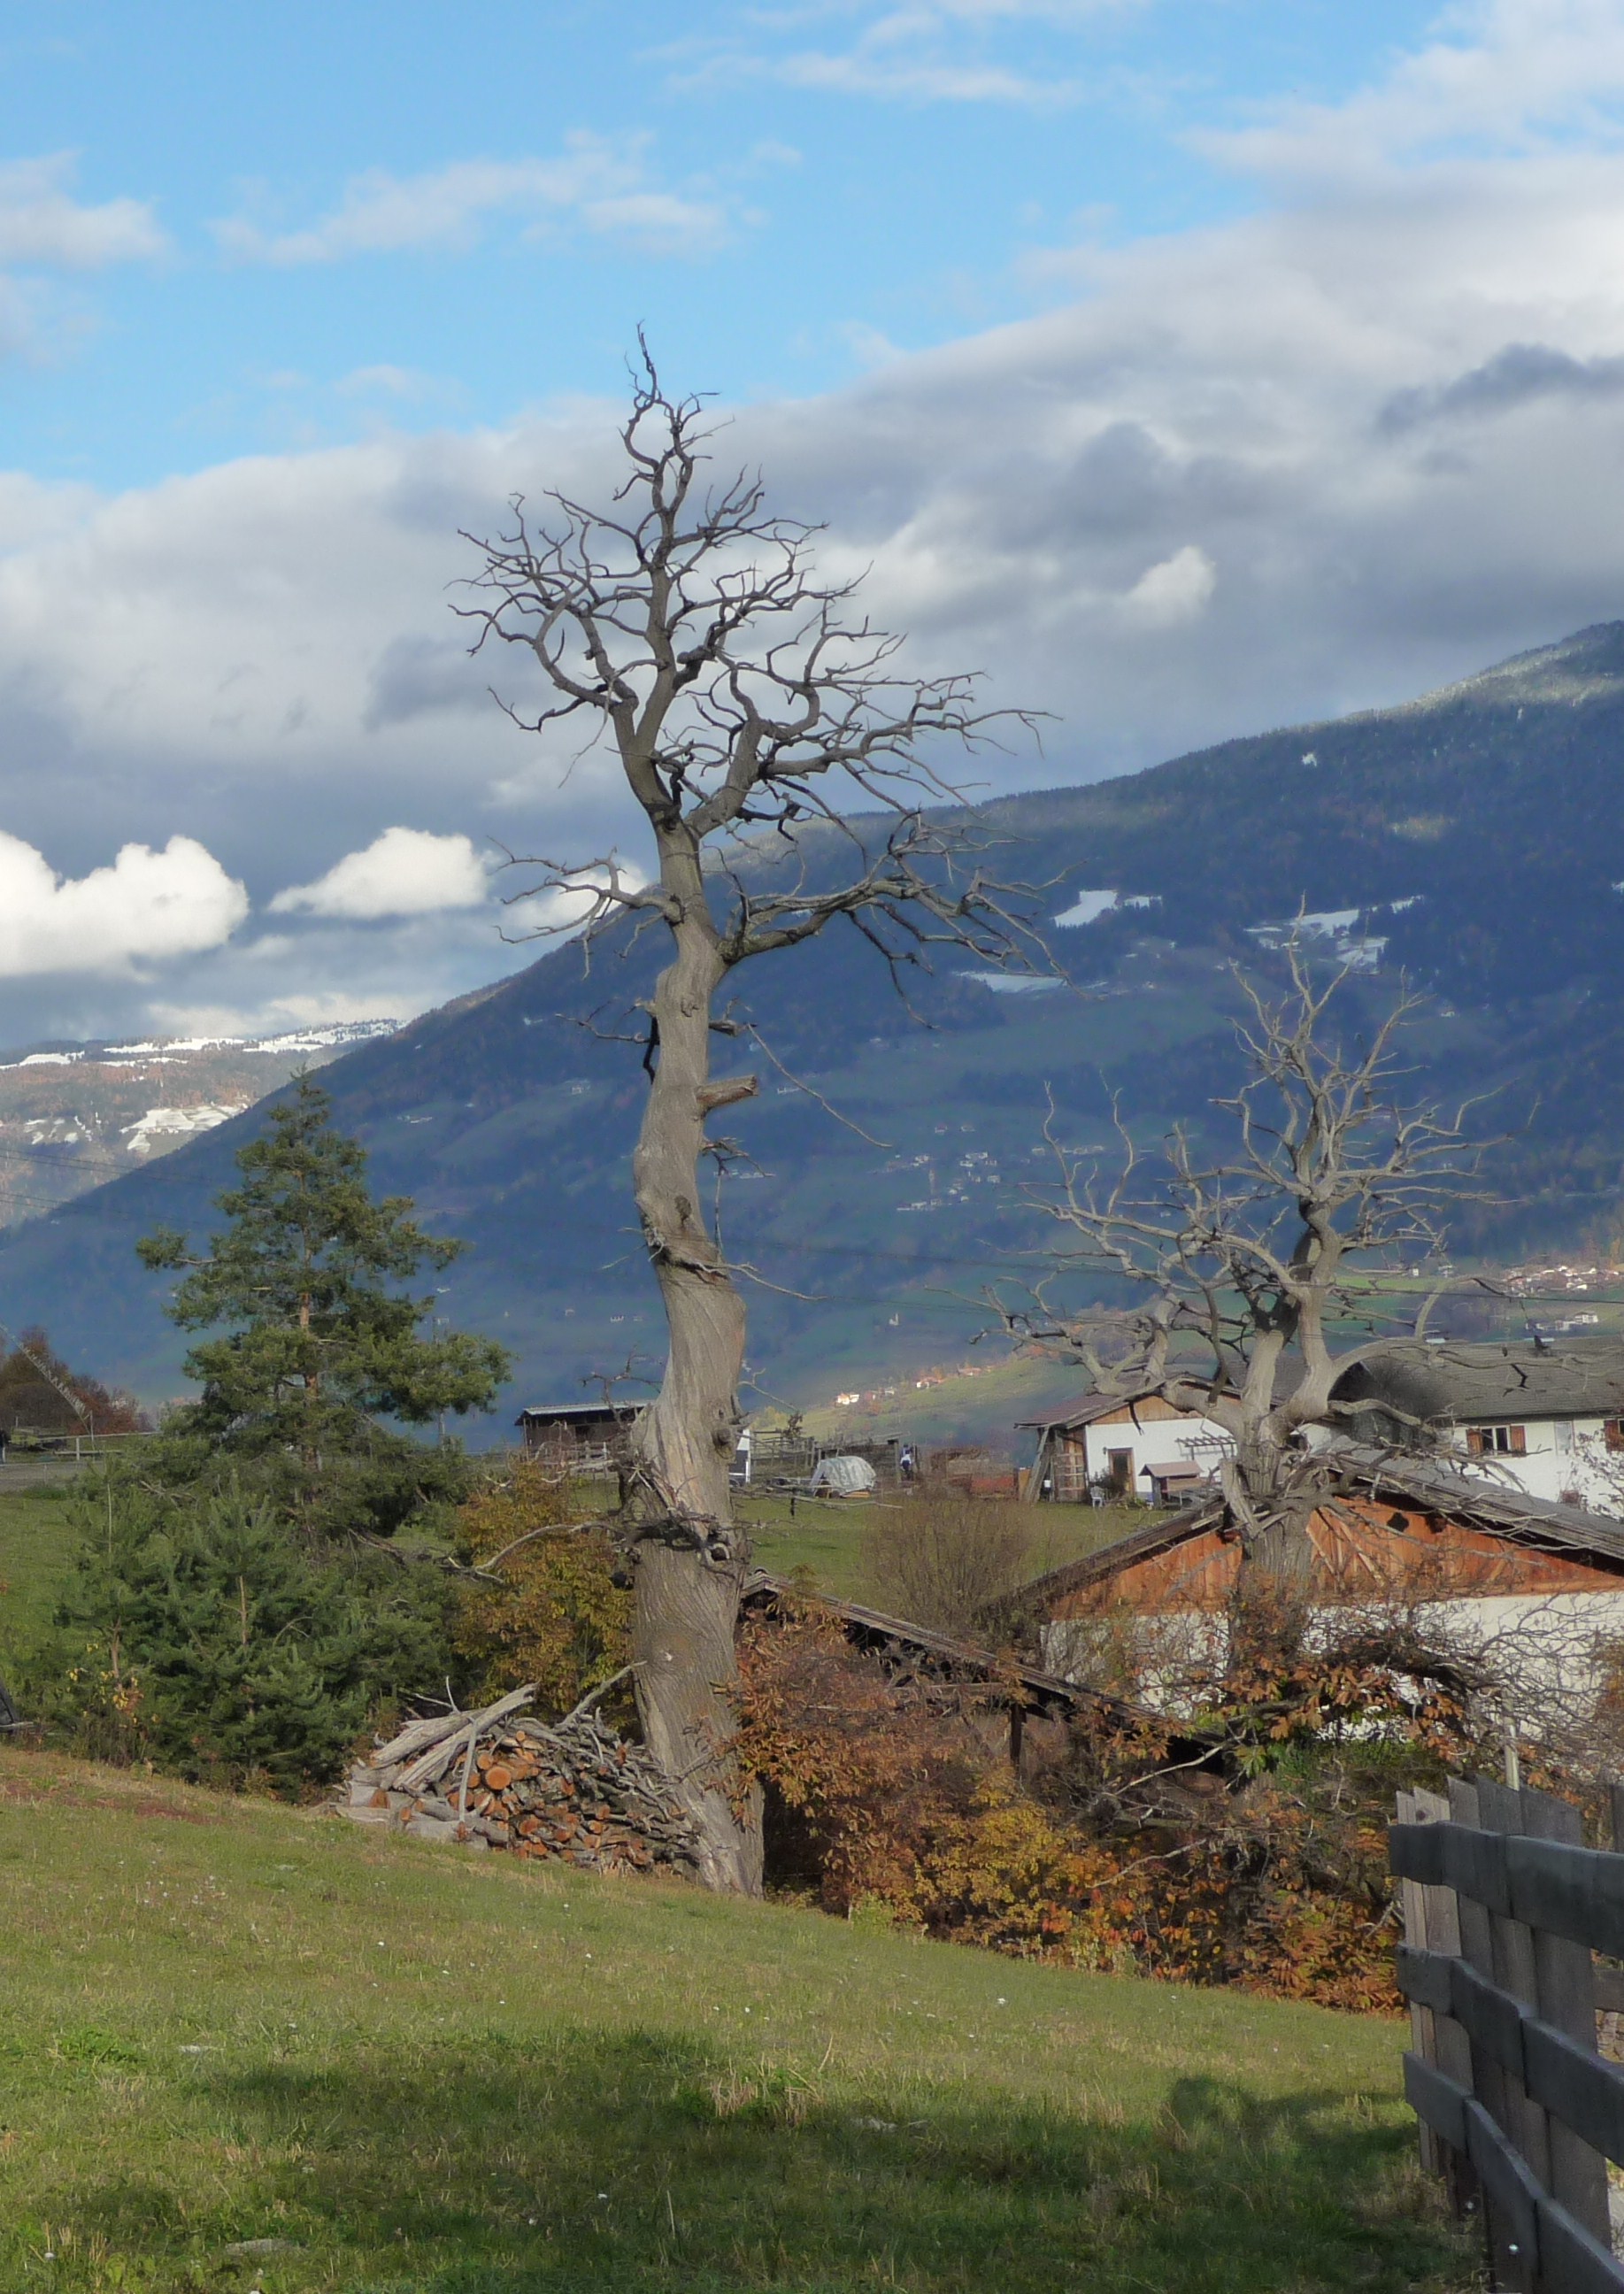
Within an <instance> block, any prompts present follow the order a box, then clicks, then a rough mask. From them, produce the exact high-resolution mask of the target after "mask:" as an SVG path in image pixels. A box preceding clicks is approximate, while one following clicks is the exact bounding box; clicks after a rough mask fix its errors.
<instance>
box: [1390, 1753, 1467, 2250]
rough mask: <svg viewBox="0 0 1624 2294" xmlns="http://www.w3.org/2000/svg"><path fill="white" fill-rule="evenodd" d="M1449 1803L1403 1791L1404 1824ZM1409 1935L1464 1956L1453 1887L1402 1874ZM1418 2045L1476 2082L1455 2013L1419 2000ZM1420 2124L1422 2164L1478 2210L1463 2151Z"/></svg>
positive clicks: (1414, 2029)
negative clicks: (1442, 2011) (1436, 2009)
mask: <svg viewBox="0 0 1624 2294" xmlns="http://www.w3.org/2000/svg"><path fill="white" fill-rule="evenodd" d="M1399 1822H1400V1823H1401V1824H1447V1823H1448V1822H1449V1802H1448V1801H1447V1800H1445V1798H1444V1796H1443V1794H1441V1793H1434V1792H1422V1791H1416V1792H1404V1793H1401V1794H1399ZM1399 1886H1400V1889H1401V1905H1402V1909H1403V1914H1404V1940H1405V1942H1406V1943H1408V1944H1413V1945H1416V1946H1417V1947H1418V1948H1420V1949H1421V1950H1423V1951H1436V1952H1441V1953H1442V1954H1443V1955H1444V1956H1446V1957H1447V1958H1449V1959H1458V1958H1459V1956H1460V1950H1461V1944H1460V1904H1459V1899H1458V1897H1457V1895H1456V1893H1455V1891H1454V1889H1453V1888H1431V1887H1425V1886H1424V1885H1423V1884H1422V1883H1421V1882H1420V1881H1418V1880H1401V1882H1400V1883H1399ZM1409 2021H1410V2031H1411V2034H1412V2036H1413V2038H1414V2042H1415V2050H1416V2053H1417V2054H1418V2055H1419V2056H1420V2057H1421V2059H1422V2061H1423V2062H1428V2063H1433V2064H1435V2065H1436V2067H1437V2068H1438V2070H1441V2072H1442V2073H1443V2075H1444V2077H1445V2078H1451V2079H1453V2080H1454V2081H1455V2084H1456V2085H1457V2087H1466V2088H1467V2089H1468V2090H1469V2089H1470V2087H1471V2085H1472V2044H1471V2041H1470V2040H1469V2039H1468V2038H1467V2037H1466V2033H1465V2031H1463V2030H1462V2029H1461V2027H1460V2025H1459V2024H1458V2022H1457V2021H1455V2019H1454V2017H1453V2016H1452V2015H1443V2014H1439V2013H1435V2012H1434V2011H1433V2009H1432V2008H1430V2007H1423V2006H1421V2005H1418V2004H1416V2003H1414V2002H1412V2003H1411V2006H1410V2011H1409ZM1419 2125H1420V2129H1421V2164H1422V2166H1423V2167H1424V2168H1427V2169H1428V2170H1429V2171H1430V2172H1432V2173H1433V2174H1439V2175H1441V2176H1443V2178H1444V2183H1445V2186H1446V2187H1447V2189H1448V2191H1449V2202H1450V2204H1451V2205H1452V2206H1453V2208H1454V2209H1455V2211H1456V2213H1457V2214H1460V2215H1466V2214H1471V2213H1473V2212H1474V2210H1475V2209H1476V2208H1477V2205H1478V2203H1479V2199H1478V2188H1477V2176H1476V2175H1475V2174H1474V2172H1473V2168H1472V2162H1471V2160H1469V2159H1467V2158H1466V2155H1465V2153H1464V2152H1459V2151H1456V2150H1453V2149H1451V2148H1450V2146H1449V2144H1447V2143H1444V2142H1443V2141H1441V2139H1440V2137H1439V2136H1438V2135H1435V2134H1434V2133H1433V2129H1432V2128H1431V2127H1429V2126H1428V2125H1427V2124H1426V2121H1425V2119H1422V2120H1421V2121H1420V2122H1419Z"/></svg>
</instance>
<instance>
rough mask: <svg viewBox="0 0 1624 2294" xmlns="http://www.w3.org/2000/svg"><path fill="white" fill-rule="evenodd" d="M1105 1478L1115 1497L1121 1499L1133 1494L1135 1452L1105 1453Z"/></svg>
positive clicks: (1112, 1451) (1118, 1451)
mask: <svg viewBox="0 0 1624 2294" xmlns="http://www.w3.org/2000/svg"><path fill="white" fill-rule="evenodd" d="M1105 1478H1106V1480H1107V1481H1108V1483H1109V1485H1110V1486H1111V1491H1112V1493H1113V1495H1115V1496H1117V1497H1120V1498H1127V1497H1132V1496H1133V1451H1132V1450H1108V1451H1107V1452H1106V1453H1105Z"/></svg>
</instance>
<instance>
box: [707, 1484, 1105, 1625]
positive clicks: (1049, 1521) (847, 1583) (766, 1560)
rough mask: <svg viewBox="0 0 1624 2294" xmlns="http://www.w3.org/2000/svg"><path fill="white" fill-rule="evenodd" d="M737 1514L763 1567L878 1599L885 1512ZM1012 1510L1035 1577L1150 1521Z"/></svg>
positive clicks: (758, 1507)
mask: <svg viewBox="0 0 1624 2294" xmlns="http://www.w3.org/2000/svg"><path fill="white" fill-rule="evenodd" d="M929 1502H930V1501H929V1500H928V1499H926V1498H922V1497H909V1498H906V1499H893V1500H892V1501H890V1503H891V1504H893V1505H903V1504H905V1505H910V1506H923V1505H927V1504H929ZM739 1510H740V1514H741V1517H743V1518H744V1519H745V1520H747V1521H748V1523H749V1525H750V1533H751V1544H752V1545H753V1547H754V1549H755V1558H756V1560H757V1562H758V1563H759V1566H761V1567H762V1568H763V1569H770V1570H773V1571H775V1573H776V1574H779V1575H781V1576H787V1575H788V1574H789V1573H790V1572H791V1570H792V1569H809V1570H810V1571H811V1573H812V1577H813V1582H814V1583H815V1584H816V1585H817V1586H818V1588H819V1589H820V1590H822V1591H824V1592H826V1593H832V1594H834V1595H835V1596H836V1597H837V1598H840V1599H844V1600H851V1601H858V1600H872V1599H874V1598H877V1596H876V1593H875V1589H874V1587H873V1583H872V1582H871V1580H870V1576H869V1572H868V1565H867V1558H866V1552H865V1548H866V1543H867V1539H868V1536H869V1533H870V1532H871V1530H872V1528H873V1525H874V1523H875V1521H876V1519H877V1518H878V1517H879V1516H880V1513H881V1507H880V1506H878V1505H867V1504H859V1503H857V1502H854V1501H851V1500H849V1499H823V1500H817V1499H808V1498H800V1499H797V1500H796V1501H795V1510H794V1513H793V1514H792V1513H791V1511H790V1501H789V1499H788V1498H767V1497H756V1496H749V1497H746V1498H744V1499H743V1501H741V1504H740V1508H739ZM1011 1511H1012V1512H1013V1513H1014V1514H1015V1516H1016V1517H1017V1519H1018V1521H1019V1525H1020V1526H1021V1528H1022V1529H1023V1530H1025V1531H1026V1532H1027V1533H1028V1535H1029V1537H1030V1539H1031V1544H1030V1548H1029V1550H1028V1565H1027V1574H1028V1575H1030V1576H1034V1577H1036V1576H1040V1575H1041V1574H1043V1571H1044V1570H1046V1569H1058V1568H1059V1567H1060V1566H1061V1565H1062V1563H1064V1562H1067V1561H1075V1560H1076V1558H1078V1556H1079V1555H1081V1554H1084V1553H1094V1552H1097V1551H1098V1550H1099V1549H1100V1546H1102V1545H1108V1544H1109V1543H1110V1542H1112V1540H1113V1539H1114V1538H1118V1537H1123V1536H1125V1535H1126V1533H1127V1532H1128V1531H1129V1530H1130V1529H1137V1528H1138V1527H1139V1526H1140V1525H1141V1524H1142V1523H1143V1521H1144V1520H1145V1518H1146V1515H1145V1511H1144V1509H1143V1508H1142V1507H1141V1506H1098V1507H1092V1506H1019V1507H1014V1506H1012V1507H1011Z"/></svg>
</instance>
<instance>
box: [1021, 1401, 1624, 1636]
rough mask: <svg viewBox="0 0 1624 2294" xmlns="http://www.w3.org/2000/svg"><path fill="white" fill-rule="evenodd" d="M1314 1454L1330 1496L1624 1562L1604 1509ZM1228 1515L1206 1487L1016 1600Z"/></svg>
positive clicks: (1487, 1481)
mask: <svg viewBox="0 0 1624 2294" xmlns="http://www.w3.org/2000/svg"><path fill="white" fill-rule="evenodd" d="M1311 1454H1312V1456H1313V1458H1314V1459H1315V1460H1317V1461H1319V1462H1320V1463H1322V1464H1324V1465H1326V1466H1328V1467H1329V1468H1331V1469H1332V1471H1333V1474H1334V1480H1332V1481H1330V1482H1328V1486H1327V1489H1326V1495H1327V1496H1328V1497H1330V1496H1334V1495H1341V1496H1357V1495H1359V1494H1360V1493H1364V1494H1368V1496H1370V1497H1372V1498H1375V1499H1377V1500H1380V1499H1385V1500H1386V1501H1388V1502H1389V1503H1390V1504H1394V1505H1410V1506H1414V1507H1416V1508H1417V1509H1420V1510H1421V1511H1423V1512H1426V1513H1431V1514H1435V1515H1441V1516H1443V1517H1445V1518H1446V1519H1448V1520H1450V1521H1455V1522H1458V1523H1460V1524H1461V1525H1462V1526H1463V1527H1467V1528H1472V1529H1476V1530H1481V1531H1482V1532H1483V1533H1485V1534H1486V1535H1488V1536H1490V1537H1502V1538H1505V1539H1506V1540H1507V1542H1510V1543H1513V1544H1518V1545H1528V1546H1533V1547H1536V1548H1538V1549H1540V1550H1545V1551H1552V1550H1559V1551H1563V1552H1569V1553H1576V1554H1579V1555H1581V1556H1584V1557H1586V1558H1592V1559H1595V1560H1598V1561H1603V1562H1607V1563H1611V1564H1612V1565H1614V1566H1619V1567H1624V1522H1620V1521H1614V1520H1613V1519H1612V1518H1611V1517H1609V1516H1608V1515H1606V1514H1597V1513H1591V1512H1588V1511H1587V1509H1585V1508H1584V1507H1583V1506H1575V1505H1560V1504H1557V1503H1555V1502H1553V1501H1551V1500H1550V1499H1548V1498H1535V1497H1530V1496H1529V1495H1528V1494H1527V1493H1526V1492H1525V1491H1523V1490H1520V1489H1516V1488H1514V1487H1513V1486H1511V1485H1508V1484H1507V1483H1506V1482H1502V1481H1497V1480H1495V1479H1492V1478H1491V1477H1490V1476H1489V1475H1488V1474H1484V1475H1482V1476H1479V1475H1475V1474H1466V1473H1458V1472H1455V1471H1452V1470H1451V1469H1450V1468H1449V1467H1447V1466H1442V1465H1440V1464H1438V1463H1437V1462H1436V1461H1435V1460H1433V1459H1430V1458H1407V1457H1398V1456H1395V1455H1394V1454H1393V1452H1390V1451H1385V1450H1375V1449H1369V1448H1366V1447H1365V1446H1363V1445H1362V1444H1359V1443H1356V1442H1347V1441H1343V1440H1340V1439H1338V1440H1334V1441H1331V1442H1328V1443H1327V1444H1325V1446H1324V1447H1323V1448H1322V1449H1320V1450H1317V1451H1315V1452H1312V1453H1311ZM1223 1519H1224V1502H1223V1500H1222V1497H1221V1496H1219V1495H1218V1494H1217V1493H1208V1492H1206V1491H1204V1492H1203V1493H1201V1494H1200V1495H1199V1496H1198V1497H1197V1498H1195V1499H1194V1500H1192V1501H1191V1502H1190V1504H1189V1505H1186V1506H1181V1507H1180V1508H1179V1509H1178V1510H1177V1511H1176V1512H1174V1513H1165V1514H1163V1515H1161V1516H1160V1517H1158V1518H1157V1519H1156V1520H1155V1521H1152V1522H1150V1523H1149V1524H1147V1525H1146V1526H1145V1527H1144V1528H1143V1529H1136V1530H1133V1531H1131V1532H1130V1533H1129V1534H1128V1535H1127V1536H1126V1537H1119V1538H1117V1539H1116V1540H1115V1542H1113V1543H1111V1544H1109V1545H1105V1546H1101V1547H1100V1550H1099V1551H1098V1552H1096V1553H1088V1554H1084V1557H1083V1558H1082V1559H1081V1560H1080V1561H1069V1562H1068V1563H1066V1564H1065V1565H1064V1566H1063V1567H1061V1568H1059V1569H1052V1570H1050V1571H1048V1572H1047V1573H1046V1574H1045V1575H1043V1576H1042V1577H1035V1578H1034V1579H1032V1580H1031V1582H1029V1583H1028V1584H1026V1585H1023V1586H1022V1588H1021V1589H1020V1592H1019V1596H1018V1597H1017V1598H1019V1601H1020V1602H1021V1603H1022V1604H1023V1605H1028V1604H1032V1603H1036V1604H1039V1605H1042V1604H1043V1603H1046V1602H1048V1601H1052V1600H1060V1599H1062V1598H1065V1597H1066V1596H1067V1595H1068V1594H1072V1593H1077V1592H1082V1591H1083V1590H1084V1589H1085V1588H1087V1587H1088V1586H1091V1585H1098V1584H1102V1583H1104V1582H1106V1581H1107V1580H1108V1579H1109V1578H1112V1577H1114V1576H1116V1575H1117V1573H1118V1572H1119V1571H1121V1570H1123V1569H1125V1568H1127V1567H1129V1566H1131V1565H1132V1564H1133V1563H1134V1562H1137V1561H1148V1560H1150V1559H1152V1558H1154V1557H1155V1556H1157V1555H1158V1554H1162V1553H1169V1552H1172V1551H1173V1550H1174V1548H1175V1547H1177V1546H1180V1545H1182V1544H1183V1543H1184V1542H1186V1540H1187V1539H1190V1538H1192V1537H1198V1536H1200V1535H1201V1534H1202V1533H1204V1532H1205V1531H1207V1530H1211V1529H1215V1528H1217V1527H1219V1526H1220V1525H1222V1522H1223Z"/></svg>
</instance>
